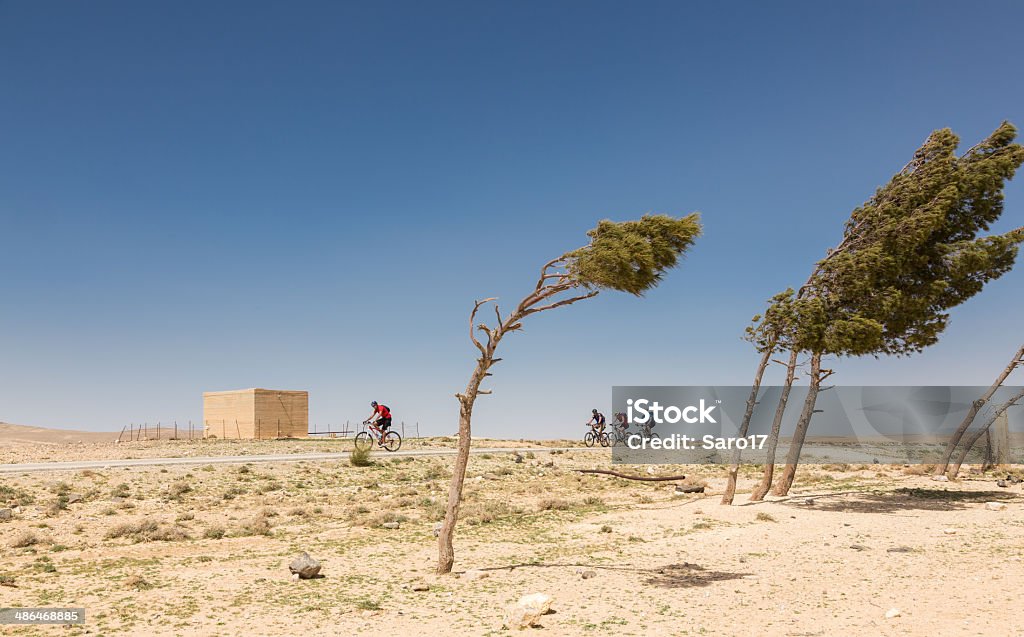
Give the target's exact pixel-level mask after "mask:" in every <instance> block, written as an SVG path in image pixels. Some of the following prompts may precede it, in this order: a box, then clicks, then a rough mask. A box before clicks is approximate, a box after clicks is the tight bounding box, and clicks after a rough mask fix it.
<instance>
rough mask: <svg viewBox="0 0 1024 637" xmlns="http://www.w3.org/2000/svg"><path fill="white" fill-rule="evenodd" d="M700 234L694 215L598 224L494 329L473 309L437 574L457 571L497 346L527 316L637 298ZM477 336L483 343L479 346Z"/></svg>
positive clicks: (498, 314)
mask: <svg viewBox="0 0 1024 637" xmlns="http://www.w3.org/2000/svg"><path fill="white" fill-rule="evenodd" d="M700 232H701V225H700V218H699V215H697V214H696V213H694V214H691V215H688V216H686V217H682V218H675V217H670V216H667V215H645V216H644V217H642V218H641V219H639V220H636V221H625V222H613V221H607V220H605V221H601V222H600V223H598V225H597V227H596V228H594V229H592V230H590V231H589V232H587V235H588V236H589V237H590V242H589V243H588V244H587V245H585V246H583V247H582V248H578V249H576V250H572V251H571V252H566V253H565V254H563V255H562V256H560V257H558V258H557V259H552V260H551V261H548V262H547V263H545V264H544V267H542V268H541V271H540V276H539V278H538V279H537V283H536V285H535V286H534V288H533V290H532V291H531V292H530V293H529V294H527V295H526V297H524V298H523V300H522V301H520V302H519V305H517V306H516V307H515V309H514V310H513V311H512V313H511V314H509V315H508V316H502V314H501V312H500V311H499V309H498V306H497V305H494V306H493V307H494V322H493V323H492V324H490V325H488V324H486V323H479V324H478V323H477V314H478V313H479V312H480V309H481V308H482V307H484V306H485V305H486V304H488V303H491V302H492V301H494V300H495V299H493V298H489V299H484V300H482V301H477V302H476V303H475V304H474V305H473V310H472V311H471V312H470V315H469V338H470V340H471V341H472V342H473V345H474V346H475V347H476V348H477V350H478V351H479V356H478V358H477V360H476V367H475V368H474V370H473V374H472V375H471V376H470V378H469V383H468V384H467V385H466V390H465V391H464V392H462V393H459V394H456V395H455V397H456V398H457V399H458V400H459V444H458V451H457V454H456V456H455V466H454V468H453V471H452V483H451V488H450V489H449V491H448V505H447V507H446V509H445V515H444V523H443V524H442V526H441V531H440V534H439V539H438V551H439V556H438V564H437V572H438V573H449V572H451V570H452V565H453V564H454V563H455V549H454V547H453V543H452V542H453V538H454V535H455V524H456V522H457V521H458V515H459V503H460V501H461V500H462V485H463V482H464V481H465V478H466V465H467V464H468V462H469V448H470V439H471V424H472V419H473V405H474V404H475V403H476V399H477V397H478V396H479V395H481V394H489V393H491V390H489V389H481V388H480V385H481V383H483V381H484V379H485V378H487V377H488V376H490V375H491V373H490V369H491V367H492V366H493V365H494V364H495V363H497V362H498V361H500V360H501V359H500V358H497V357H496V356H495V352H496V350H497V347H498V343H500V342H501V339H502V338H504V337H505V335H507V334H509V333H510V332H515V331H518V330H520V329H522V323H523V320H524V319H526V318H527V317H528V316H530V315H531V314H537V313H538V312H543V311H546V310H553V309H555V308H557V307H562V306H565V305H570V304H572V303H576V302H577V301H582V300H584V299H589V298H591V297H594V296H596V295H597V294H598V293H599V292H600V291H601V290H605V289H607V290H619V291H622V292H629V293H630V294H634V295H637V296H639V295H642V294H643V293H644V292H645V291H647V290H649V289H651V288H653V287H654V286H656V285H657V284H658V282H659V281H661V278H662V276H663V275H664V273H665V271H666V270H668V269H670V268H672V267H674V266H675V265H676V264H677V263H678V262H679V259H680V257H681V256H682V255H683V254H684V253H685V252H686V251H687V249H689V248H690V246H691V245H693V242H694V241H695V240H696V239H697V237H699V236H700ZM477 333H480V334H481V335H482V336H481V337H480V338H478V337H477Z"/></svg>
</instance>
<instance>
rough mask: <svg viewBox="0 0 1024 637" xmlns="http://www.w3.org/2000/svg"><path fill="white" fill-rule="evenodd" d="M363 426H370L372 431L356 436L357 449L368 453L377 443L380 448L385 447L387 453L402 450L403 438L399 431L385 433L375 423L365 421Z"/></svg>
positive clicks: (361, 432) (362, 432)
mask: <svg viewBox="0 0 1024 637" xmlns="http://www.w3.org/2000/svg"><path fill="white" fill-rule="evenodd" d="M363 424H364V425H368V426H369V427H370V429H369V430H364V431H360V432H359V433H358V434H356V439H355V446H356V449H358V450H360V451H366V450H367V449H369V448H370V447H371V446H373V443H375V442H376V443H377V446H378V447H383V448H384V449H385V450H387V451H398V450H399V449H400V448H401V446H402V437H401V436H400V435H398V432H397V431H384V430H382V429H381V428H380V427H378V426H377V425H375V424H374V423H372V422H369V421H365V420H364V421H363Z"/></svg>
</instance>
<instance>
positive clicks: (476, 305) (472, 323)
mask: <svg viewBox="0 0 1024 637" xmlns="http://www.w3.org/2000/svg"><path fill="white" fill-rule="evenodd" d="M496 300H498V299H497V297H491V298H488V299H484V300H482V301H474V302H473V311H472V312H470V313H469V340H471V341H473V345H476V348H477V349H478V350H480V353H481V354H487V349H486V348H485V347H484V346H483V345H481V344H480V341H478V340H477V339H476V334H475V332H476V329H477V328H476V313H477V312H479V311H480V307H481V306H483V305H486V304H487V303H490V302H491V301H496Z"/></svg>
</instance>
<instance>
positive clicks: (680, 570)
mask: <svg viewBox="0 0 1024 637" xmlns="http://www.w3.org/2000/svg"><path fill="white" fill-rule="evenodd" d="M574 567H575V568H585V569H587V570H592V571H619V572H626V573H635V574H637V575H640V576H646V579H644V584H646V585H648V586H657V587H659V588H699V587H703V586H710V585H711V584H713V583H715V582H725V581H728V580H736V579H742V578H744V577H746V576H747V575H750V573H733V572H729V571H713V570H708V569H706V568H704V567H703V566H701V565H699V564H692V563H689V562H683V563H682V564H667V565H665V566H657V567H654V568H638V567H634V566H601V565H596V564H566V563H549V564H544V563H540V562H535V563H524V564H510V565H508V566H491V567H487V568H481V569H479V570H481V571H506V570H507V571H513V570H515V569H517V568H574Z"/></svg>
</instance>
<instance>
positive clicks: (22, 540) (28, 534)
mask: <svg viewBox="0 0 1024 637" xmlns="http://www.w3.org/2000/svg"><path fill="white" fill-rule="evenodd" d="M36 544H39V537H38V536H37V535H36V534H35V533H33V532H32V531H23V532H21V533H20V534H19V535H17V536H16V537H15V538H14V539H13V540H11V548H15V549H23V548H26V547H29V546H34V545H36Z"/></svg>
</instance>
